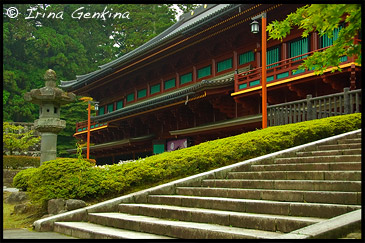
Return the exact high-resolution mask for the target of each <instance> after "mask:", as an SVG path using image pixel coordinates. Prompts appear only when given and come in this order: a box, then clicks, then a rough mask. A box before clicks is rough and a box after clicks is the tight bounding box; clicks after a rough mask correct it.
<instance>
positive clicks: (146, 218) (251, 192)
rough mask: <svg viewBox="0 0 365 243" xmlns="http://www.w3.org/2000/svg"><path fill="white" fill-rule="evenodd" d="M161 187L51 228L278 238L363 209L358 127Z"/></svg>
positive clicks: (121, 234)
mask: <svg viewBox="0 0 365 243" xmlns="http://www.w3.org/2000/svg"><path fill="white" fill-rule="evenodd" d="M180 184H181V183H180ZM162 192H164V190H155V191H154V192H151V193H149V194H148V195H147V196H146V197H145V198H144V199H138V198H137V197H134V198H133V200H130V201H128V200H127V201H126V202H123V203H120V204H119V205H117V207H113V210H110V211H107V210H105V209H104V210H102V211H101V212H92V210H89V211H87V216H86V217H84V222H81V221H80V222H60V221H65V220H60V221H55V222H54V231H56V232H60V233H63V234H67V235H72V236H74V237H78V238H125V239H127V238H128V239H131V238H142V239H146V238H148V239H165V238H185V239H188V238H195V239H198V238H200V239H201V238H205V239H206V238H225V239H232V238H251V239H253V238H254V239H256V238H259V239H273V238H277V237H280V236H282V235H284V234H286V233H289V232H292V231H295V230H297V229H300V228H303V227H306V226H309V225H312V224H316V223H320V222H324V221H326V220H328V219H330V218H333V217H336V216H339V215H342V214H345V213H348V212H351V211H354V210H357V209H361V131H360V132H358V133H352V134H351V136H346V137H344V138H341V139H339V140H331V141H329V142H325V143H323V144H319V145H315V146H310V147H308V148H305V149H302V150H299V151H294V152H289V153H284V154H283V155H280V156H276V157H274V158H273V157H268V158H267V159H263V160H258V161H256V162H253V163H242V164H241V165H240V166H235V167H233V169H231V170H230V171H228V172H227V173H210V174H209V173H208V174H207V176H205V177H203V179H201V180H194V181H193V182H191V183H186V185H179V184H177V186H176V187H174V188H173V190H165V193H162ZM141 198H142V197H141Z"/></svg>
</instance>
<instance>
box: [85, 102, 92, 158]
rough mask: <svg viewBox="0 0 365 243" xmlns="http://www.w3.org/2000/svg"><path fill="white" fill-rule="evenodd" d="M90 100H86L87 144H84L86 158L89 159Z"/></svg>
mask: <svg viewBox="0 0 365 243" xmlns="http://www.w3.org/2000/svg"><path fill="white" fill-rule="evenodd" d="M90 110H91V106H90V101H88V107H87V145H86V158H87V159H89V155H90V113H91V112H90Z"/></svg>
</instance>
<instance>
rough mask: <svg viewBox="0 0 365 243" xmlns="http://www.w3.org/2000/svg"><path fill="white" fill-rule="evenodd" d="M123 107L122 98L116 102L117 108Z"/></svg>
mask: <svg viewBox="0 0 365 243" xmlns="http://www.w3.org/2000/svg"><path fill="white" fill-rule="evenodd" d="M122 108H123V100H120V101H118V102H117V110H119V109H122Z"/></svg>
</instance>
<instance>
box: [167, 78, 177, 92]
mask: <svg viewBox="0 0 365 243" xmlns="http://www.w3.org/2000/svg"><path fill="white" fill-rule="evenodd" d="M164 85H165V90H166V89H171V88H174V87H175V86H176V83H175V79H174V78H173V79H170V80H167V81H165V83H164Z"/></svg>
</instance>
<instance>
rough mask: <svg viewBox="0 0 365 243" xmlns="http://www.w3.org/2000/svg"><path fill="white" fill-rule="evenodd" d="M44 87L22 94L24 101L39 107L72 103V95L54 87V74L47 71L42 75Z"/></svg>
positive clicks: (50, 70) (73, 95)
mask: <svg viewBox="0 0 365 243" xmlns="http://www.w3.org/2000/svg"><path fill="white" fill-rule="evenodd" d="M44 80H45V84H46V86H45V87H42V88H40V89H32V90H31V91H30V92H27V93H25V94H24V99H25V100H26V101H29V102H31V103H34V104H38V105H41V104H42V103H57V104H60V105H64V104H67V103H70V102H73V101H74V100H75V98H76V95H75V94H74V93H68V92H64V91H63V90H62V89H60V88H57V87H56V80H57V76H56V72H55V71H53V70H52V69H48V70H47V71H46V73H45V74H44Z"/></svg>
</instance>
